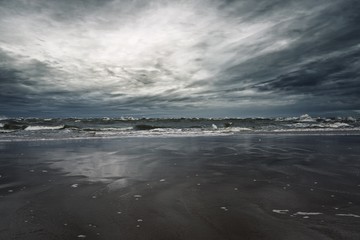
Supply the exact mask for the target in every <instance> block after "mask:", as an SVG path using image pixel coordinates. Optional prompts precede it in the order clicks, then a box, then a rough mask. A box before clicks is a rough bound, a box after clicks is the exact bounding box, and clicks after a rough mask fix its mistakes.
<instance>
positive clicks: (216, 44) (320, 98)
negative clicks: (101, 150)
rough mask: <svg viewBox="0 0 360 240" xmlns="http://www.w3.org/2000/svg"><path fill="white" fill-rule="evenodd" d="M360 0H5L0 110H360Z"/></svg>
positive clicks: (166, 113)
mask: <svg viewBox="0 0 360 240" xmlns="http://www.w3.org/2000/svg"><path fill="white" fill-rule="evenodd" d="M359 12H360V1H358V0H318V1H313V0H287V1H285V0H256V1H253V0H238V1H230V0H197V1H196V0H178V1H170V0H156V1H155V0H77V1H74V0H11V1H6V0H0V115H2V116H37V117H41V116H43V117H45V116H58V117H61V116H63V117H69V116H82V117H96V116H148V117H182V116H200V117H201V116H202V117H225V116H227V117H249V116H265V117H266V116H293V115H301V114H304V113H309V114H312V115H318V116H322V115H330V116H331V115H354V114H355V115H356V114H359V113H360V30H359V25H360V14H359Z"/></svg>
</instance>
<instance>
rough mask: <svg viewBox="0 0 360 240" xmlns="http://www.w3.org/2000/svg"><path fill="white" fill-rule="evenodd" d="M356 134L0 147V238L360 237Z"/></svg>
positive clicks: (359, 151) (359, 155)
mask: <svg viewBox="0 0 360 240" xmlns="http://www.w3.org/2000/svg"><path fill="white" fill-rule="evenodd" d="M359 143H360V136H339V135H337V136H324V135H312V136H304V135H272V134H270V135H269V134H256V135H251V134H247V135H237V136H222V137H221V136H212V137H211V136H206V137H177V138H166V137H161V138H156V137H149V138H139V137H136V138H131V137H127V138H120V139H92V140H62V141H22V142H1V143H0V150H1V152H0V175H1V177H0V215H1V216H2V217H1V219H0V239H59V238H60V239H76V238H83V237H84V236H85V238H86V239H359V238H360V231H359V230H358V226H359V224H360V218H359V215H360V191H359V190H360V162H359V159H360V149H359V148H358V146H359Z"/></svg>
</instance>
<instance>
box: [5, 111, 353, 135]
mask: <svg viewBox="0 0 360 240" xmlns="http://www.w3.org/2000/svg"><path fill="white" fill-rule="evenodd" d="M359 132H360V120H359V119H356V118H352V117H348V118H340V117H339V118H321V117H318V118H312V117H310V116H309V115H302V116H300V117H288V118H285V117H284V118H133V117H128V118H125V117H121V118H107V117H104V118H13V119H0V141H19V140H41V139H42V140H50V139H55V140H59V139H72V138H77V139H80V138H82V139H85V138H116V137H126V136H139V137H147V136H150V137H151V136H209V135H210V136H218V135H237V134H262V133H268V134H271V133H288V134H304V133H306V134H311V133H315V134H320V133H323V134H358V133H359Z"/></svg>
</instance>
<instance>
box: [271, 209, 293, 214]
mask: <svg viewBox="0 0 360 240" xmlns="http://www.w3.org/2000/svg"><path fill="white" fill-rule="evenodd" d="M272 211H273V212H274V213H278V214H287V213H288V212H289V210H287V209H284V210H280V209H273V210H272Z"/></svg>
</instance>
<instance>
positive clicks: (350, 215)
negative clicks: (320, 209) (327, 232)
mask: <svg viewBox="0 0 360 240" xmlns="http://www.w3.org/2000/svg"><path fill="white" fill-rule="evenodd" d="M335 215H336V216H339V217H355V218H360V215H356V214H352V213H338V214H335Z"/></svg>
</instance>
